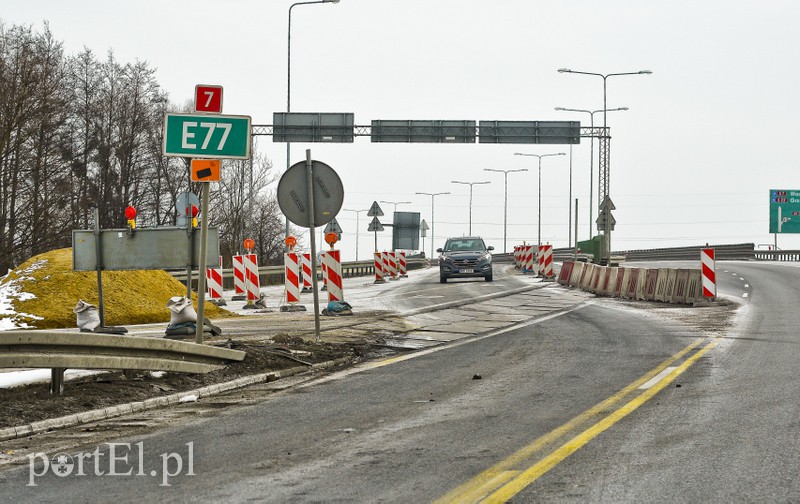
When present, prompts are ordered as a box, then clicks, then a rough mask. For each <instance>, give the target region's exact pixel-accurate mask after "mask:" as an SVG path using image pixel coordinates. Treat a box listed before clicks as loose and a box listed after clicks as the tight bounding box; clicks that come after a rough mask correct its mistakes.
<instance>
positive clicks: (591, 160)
mask: <svg viewBox="0 0 800 504" xmlns="http://www.w3.org/2000/svg"><path fill="white" fill-rule="evenodd" d="M589 115H590V117H591V126H592V136H591V137H589V239H590V240H591V239H592V233H593V231H592V226H593V225H594V219H593V217H594V215H593V213H592V210H593V209H594V202H593V199H594V195H593V193H592V191H594V185H593V182H594V112H590V114H589Z"/></svg>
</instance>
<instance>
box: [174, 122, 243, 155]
mask: <svg viewBox="0 0 800 504" xmlns="http://www.w3.org/2000/svg"><path fill="white" fill-rule="evenodd" d="M250 133H251V128H250V116H234V115H216V114H214V115H210V114H167V115H166V116H165V117H164V155H165V156H179V157H201V158H202V157H205V158H217V159H248V158H250Z"/></svg>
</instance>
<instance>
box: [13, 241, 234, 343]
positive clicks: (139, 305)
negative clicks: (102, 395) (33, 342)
mask: <svg viewBox="0 0 800 504" xmlns="http://www.w3.org/2000/svg"><path fill="white" fill-rule="evenodd" d="M12 285H13V287H14V290H15V291H16V292H17V295H15V296H14V297H13V298H12V299H11V304H12V306H13V310H12V311H13V312H14V313H12V314H0V319H2V318H11V319H13V320H14V322H15V325H16V326H24V325H25V324H26V325H27V326H28V327H34V328H37V329H54V328H68V327H77V322H76V318H75V314H74V313H73V312H72V309H73V308H74V307H75V304H76V303H77V302H78V300H80V299H82V300H84V301H86V302H88V303H91V304H94V305H98V303H99V299H98V292H97V273H95V272H83V271H80V272H74V271H72V249H71V248H66V249H59V250H51V251H50V252H46V253H44V254H40V255H38V256H35V257H32V258H30V259H28V260H27V261H26V262H25V263H23V264H22V265H21V266H20V267H19V268H17V269H15V270H14V271H12V272H10V273H9V274H8V276H6V277H5V278H4V279H3V280H2V282H0V289H3V288H4V287H10V286H12ZM26 293H27V294H26ZM183 295H186V286H185V285H183V284H182V283H180V282H179V281H177V280H176V279H175V278H174V277H173V276H172V275H170V274H168V273H167V272H165V271H105V272H103V301H104V305H105V323H106V325H109V326H112V325H119V326H124V325H130V324H147V323H156V322H166V323H168V322H169V320H170V312H169V310H168V309H167V308H166V304H167V300H169V298H171V297H173V296H183ZM32 296H33V297H32ZM192 299H193V300H194V305H195V306H197V296H196V294H194V293H193V294H192ZM205 314H206V316H207V317H209V318H212V319H213V318H222V317H232V316H235V314H233V313H231V312H229V311H226V310H223V309H221V308H219V307H217V306H215V305H212V304H210V303H206V304H205ZM0 326H2V324H0Z"/></svg>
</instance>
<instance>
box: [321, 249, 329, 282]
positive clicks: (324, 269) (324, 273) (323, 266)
mask: <svg viewBox="0 0 800 504" xmlns="http://www.w3.org/2000/svg"><path fill="white" fill-rule="evenodd" d="M327 253H328V252H321V253H320V255H319V269H320V270H321V271H322V288H321V289H320V290H324V291H326V290H328V261H326V260H325V254H327Z"/></svg>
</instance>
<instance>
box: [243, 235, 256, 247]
mask: <svg viewBox="0 0 800 504" xmlns="http://www.w3.org/2000/svg"><path fill="white" fill-rule="evenodd" d="M243 245H244V248H245V249H246V250H253V249H254V248H255V246H256V242H255V241H253V239H252V238H245V239H244V243H243Z"/></svg>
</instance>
